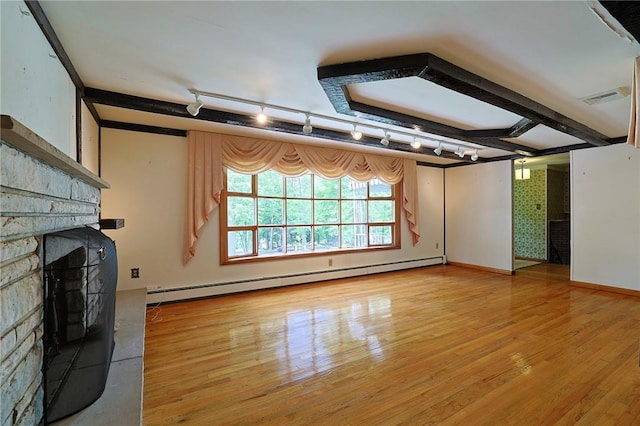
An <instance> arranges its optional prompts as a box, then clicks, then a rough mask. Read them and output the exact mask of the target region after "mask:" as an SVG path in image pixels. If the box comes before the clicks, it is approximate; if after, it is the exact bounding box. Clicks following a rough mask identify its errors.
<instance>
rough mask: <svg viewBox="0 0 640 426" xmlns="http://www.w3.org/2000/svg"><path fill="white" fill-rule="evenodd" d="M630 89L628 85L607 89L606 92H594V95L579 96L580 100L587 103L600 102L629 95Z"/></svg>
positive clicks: (594, 103)
mask: <svg viewBox="0 0 640 426" xmlns="http://www.w3.org/2000/svg"><path fill="white" fill-rule="evenodd" d="M630 92H631V91H630V90H629V88H628V87H617V88H615V89H611V90H607V91H606V92H600V93H596V94H595V95H590V96H585V97H584V98H580V100H581V101H582V102H584V103H585V104H588V105H596V104H602V103H605V102H609V101H615V100H616V99H622V98H626V97H627V96H629V93H630Z"/></svg>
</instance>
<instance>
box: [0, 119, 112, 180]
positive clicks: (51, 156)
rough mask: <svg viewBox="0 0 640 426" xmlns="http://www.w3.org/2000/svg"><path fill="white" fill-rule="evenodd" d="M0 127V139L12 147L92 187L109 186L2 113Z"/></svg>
mask: <svg viewBox="0 0 640 426" xmlns="http://www.w3.org/2000/svg"><path fill="white" fill-rule="evenodd" d="M0 129H1V132H2V133H1V137H2V140H3V141H4V142H6V143H7V144H9V145H11V146H13V147H14V148H16V149H19V150H20V151H23V152H26V153H27V154H29V155H31V156H32V157H34V158H36V159H38V160H40V161H42V162H43V163H46V164H49V165H51V166H54V167H57V168H59V169H60V170H62V171H64V172H66V173H68V174H69V175H71V176H73V177H76V178H78V179H80V180H82V181H84V182H86V183H88V184H89V185H91V186H93V187H96V188H100V189H106V188H109V187H110V185H109V183H108V182H107V181H106V180H104V179H102V178H101V177H100V176H97V175H95V174H93V173H91V172H90V171H89V170H88V169H86V168H85V167H83V166H82V165H81V164H80V163H78V162H76V161H74V160H73V159H71V158H70V157H69V156H68V155H66V154H65V153H64V152H62V151H60V150H59V149H58V148H56V147H55V146H53V145H51V144H50V143H48V142H47V141H46V140H44V139H43V138H42V137H40V136H38V135H37V134H36V133H34V132H32V131H31V130H29V129H28V128H27V127H26V126H25V125H23V124H22V123H20V122H19V121H17V120H16V119H14V118H13V117H11V116H9V115H4V114H3V115H2V116H0Z"/></svg>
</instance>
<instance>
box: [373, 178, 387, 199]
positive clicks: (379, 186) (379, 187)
mask: <svg viewBox="0 0 640 426" xmlns="http://www.w3.org/2000/svg"><path fill="white" fill-rule="evenodd" d="M369 197H371V198H376V197H391V185H389V184H388V183H384V182H383V181H381V180H379V179H371V181H370V182H369Z"/></svg>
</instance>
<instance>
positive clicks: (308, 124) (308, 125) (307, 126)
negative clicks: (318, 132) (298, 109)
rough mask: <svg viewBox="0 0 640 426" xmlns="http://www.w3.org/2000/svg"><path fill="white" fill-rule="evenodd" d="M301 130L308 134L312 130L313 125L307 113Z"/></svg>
mask: <svg viewBox="0 0 640 426" xmlns="http://www.w3.org/2000/svg"><path fill="white" fill-rule="evenodd" d="M302 131H303V132H304V133H305V134H306V135H308V134H309V133H311V132H313V127H312V126H311V117H309V114H307V118H305V119H304V126H302Z"/></svg>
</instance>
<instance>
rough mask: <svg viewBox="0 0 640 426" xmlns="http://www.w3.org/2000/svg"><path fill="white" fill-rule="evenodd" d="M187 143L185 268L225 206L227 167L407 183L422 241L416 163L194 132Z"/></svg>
mask: <svg viewBox="0 0 640 426" xmlns="http://www.w3.org/2000/svg"><path fill="white" fill-rule="evenodd" d="M187 139H188V143H189V165H188V188H187V191H188V199H187V219H186V232H185V248H184V263H185V264H186V263H187V262H188V261H189V260H190V259H191V258H192V257H193V256H194V255H195V244H196V241H197V239H198V232H199V231H200V229H201V228H202V226H204V224H205V223H206V222H207V221H208V220H209V214H210V213H211V212H212V211H213V210H214V209H215V208H216V207H217V206H218V204H219V203H220V193H221V191H222V188H223V182H224V181H223V180H224V172H223V170H224V167H229V168H231V169H234V170H236V171H239V172H244V173H252V174H254V173H260V172H265V171H267V170H275V171H277V172H279V173H282V174H284V175H288V176H299V175H303V174H305V173H308V172H311V173H313V174H317V175H321V176H323V177H325V178H329V179H337V178H341V177H344V176H350V177H352V178H354V179H356V180H360V181H368V180H370V179H373V178H374V177H377V178H378V179H380V180H382V181H384V182H387V183H390V184H395V183H399V182H402V208H403V209H404V211H405V216H406V218H407V221H408V224H409V230H410V231H411V233H412V235H413V244H414V245H415V244H416V243H417V242H418V239H419V238H420V232H419V227H418V187H417V168H416V162H415V160H409V159H402V158H397V157H384V156H381V155H373V154H365V153H360V152H355V151H344V150H337V149H330V148H318V147H313V146H307V145H297V144H291V143H284V142H275V141H269V140H264V139H256V138H247V137H242V136H230V135H222V134H217V133H207V132H199V131H193V130H190V131H189V132H188V135H187Z"/></svg>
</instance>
